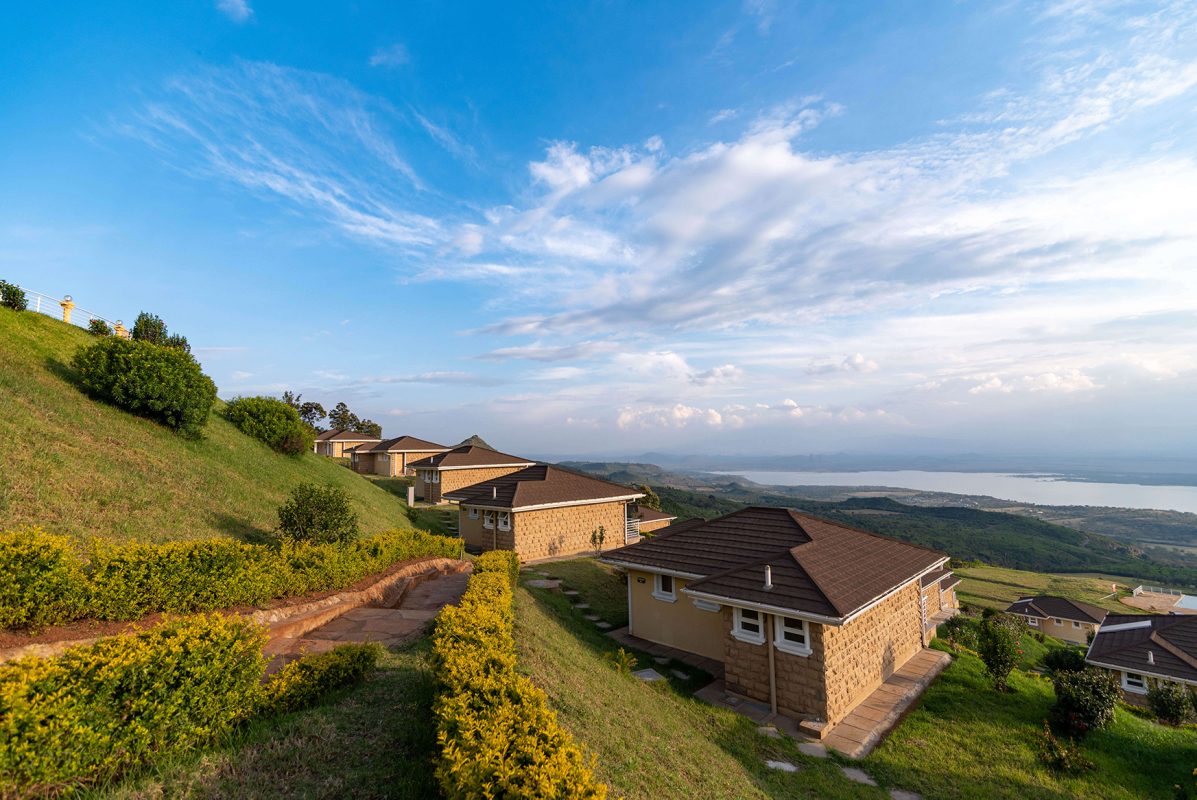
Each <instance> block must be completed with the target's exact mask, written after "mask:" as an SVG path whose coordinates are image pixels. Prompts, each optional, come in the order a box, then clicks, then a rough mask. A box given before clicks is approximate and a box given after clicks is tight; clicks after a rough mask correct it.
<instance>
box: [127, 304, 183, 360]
mask: <svg viewBox="0 0 1197 800" xmlns="http://www.w3.org/2000/svg"><path fill="white" fill-rule="evenodd" d="M132 334H133V339H134V340H136V341H139V342H149V343H150V344H156V345H159V346H161V347H170V348H173V349H175V350H182V351H183V352H185V353H190V352H191V345H190V344H188V342H187V337H185V336H179V335H178V334H174V335H172V334H171V333H170V332H169V331H167V329H166V323H165V322H163V321H162V317H159V316H158V315H157V314H151V313H150V312H148V311H142V312H141V313H140V314H138V315H137V319H136V321H134V323H133V331H132Z"/></svg>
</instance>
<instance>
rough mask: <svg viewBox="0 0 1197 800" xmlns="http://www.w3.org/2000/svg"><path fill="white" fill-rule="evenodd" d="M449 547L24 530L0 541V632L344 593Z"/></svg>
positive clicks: (450, 554)
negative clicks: (80, 544) (81, 543)
mask: <svg viewBox="0 0 1197 800" xmlns="http://www.w3.org/2000/svg"><path fill="white" fill-rule="evenodd" d="M460 553H461V543H460V541H459V540H456V539H449V538H446V537H443V536H435V535H433V534H429V533H424V532H422V531H413V530H397V531H391V532H389V533H382V534H378V535H376V536H370V537H366V538H363V539H358V540H355V541H353V542H349V543H346V544H306V543H284V544H282V545H280V546H277V547H275V546H267V545H249V544H242V543H240V542H236V541H233V540H231V539H213V540H208V541H198V542H172V543H169V544H156V545H155V544H125V545H112V544H104V543H97V544H94V545H93V546H92V547H91V552H90V553H88V554H86V555H85V554H81V553H80V552H78V550H77V549H76V548H75V547H74V546H73V545H72V543H71V542H70V540H68V539H66V538H64V537H61V536H52V535H50V534H47V533H45V532H43V531H41V530H40V529H37V528H32V529H26V530H21V531H15V532H10V533H3V534H0V575H3V576H4V577H5V580H4V581H0V627H4V628H40V627H44V626H46V625H54V624H60V623H64V622H69V621H71V620H74V619H81V618H95V619H106V620H132V619H140V618H141V617H143V616H145V615H147V614H151V613H154V612H160V611H161V612H167V613H172V614H189V613H194V612H198V611H213V610H216V609H221V608H228V607H231V606H241V605H260V604H262V603H264V602H266V601H268V600H271V599H273V598H277V597H291V596H298V595H303V594H307V593H308V592H317V591H332V590H337V589H343V588H345V587H346V586H349V585H351V584H353V583H355V582H357V581H359V580H361V579H362V578H364V577H366V576H368V575H372V574H374V573H376V572H381V571H382V570H384V569H386V568H387V567H389V566H390V565H391V564H394V563H395V562H397V561H402V560H405V559H410V558H419V557H424V556H444V557H447V558H456V557H458V556H459V555H460Z"/></svg>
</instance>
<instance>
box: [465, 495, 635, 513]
mask: <svg viewBox="0 0 1197 800" xmlns="http://www.w3.org/2000/svg"><path fill="white" fill-rule="evenodd" d="M455 495H456V496H455ZM444 497H445V499H446V500H454V501H456V502H458V503H462V504H463V505H466V506H469V507H470V508H485V509H488V510H491V511H540V510H542V509H546V508H569V507H571V506H593V505H599V504H601V503H619V502H627V501H628V500H634V499H636V498H637V497H644V495H642V494H636V495H627V496H625V497H600V498H598V499H595V500H568V501H566V502H562V503H541V504H540V505H535V506H518V507H514V508H512V507H509V506H488V505H484V504H482V503H471V502H469V501H468V500H465V499H462V497H463V496H462V495H461V494H459V493H457V492H450V493H449V494H446V495H444Z"/></svg>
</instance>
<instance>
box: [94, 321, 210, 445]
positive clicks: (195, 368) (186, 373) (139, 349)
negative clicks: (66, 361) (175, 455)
mask: <svg viewBox="0 0 1197 800" xmlns="http://www.w3.org/2000/svg"><path fill="white" fill-rule="evenodd" d="M71 363H72V366H73V367H74V368H75V371H76V372H77V373H78V376H79V385H80V387H81V388H82V389H83V391H85V392H87V393H88V394H89V395H91V396H92V397H95V398H97V399H99V400H103V401H105V402H108V403H111V404H113V405H115V406H117V407H118V408H123V409H124V410H126V411H129V412H132V413H134V414H138V415H140V416H144V417H148V418H149V419H152V420H155V421H156V422H160V423H162V424H163V425H166V426H167V427H169V428H173V429H174V430H176V431H178V432H179V433H181V434H183V435H185V436H191V437H198V436H199V435H200V433H201V431H202V430H203V427H204V425H205V424H207V422H208V413H209V412H210V411H211V409H212V404H213V403H214V402H216V384H214V383H213V382H212V379H211V378H209V377H208V376H207V375H205V374H204V373H203V371H202V370H200V365H199V363H198V362H197V361H196V360H195V359H194V358H192V357H191V355H190V354H189V353H186V352H184V351H183V350H178V349H175V348H170V347H158V346H157V345H153V344H149V343H147V342H138V341H129V340H126V339H121V338H119V337H116V336H109V337H106V338H104V339H100V340H99V341H97V342H96V343H95V344H92V345H90V346H88V347H83V348H80V350H79V351H78V352H77V353H75V357H74V360H73V361H72V362H71Z"/></svg>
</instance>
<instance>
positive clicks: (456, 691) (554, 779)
mask: <svg viewBox="0 0 1197 800" xmlns="http://www.w3.org/2000/svg"><path fill="white" fill-rule="evenodd" d="M518 574H519V561H518V559H517V558H516V557H515V554H514V553H509V552H500V551H496V552H491V553H486V554H484V555H483V556H481V557H479V558H478V560H477V561H475V563H474V575H473V576H472V577H471V578H470V582H469V585H468V587H467V588H466V592H465V595H464V596H463V597H462V600H461V603H460V605H457V606H446V607H445V608H444V609H442V611H441V613H440V615H439V616H438V617H437V623H436V629H435V631H434V633H433V636H432V642H433V668H434V671H435V675H436V680H437V684H438V694H437V699H436V703H435V706H434V713H435V715H436V719H437V740H438V742H439V744H440V749H441V752H440V756H439V758H438V763H437V768H436V776H437V781H438V782H439V783H440V787H441V791H442V792H443V793H444V795H445V797H446V798H448V800H475V798H476V799H477V800H483V798H485V799H486V800H493V799H494V798H528V800H531V799H532V798H537V799H538V800H539V799H541V798H595V800H601V799H602V798H605V797H606V795H607V787H606V786H605V785H604V784H602V783H599V782H597V781H596V780H595V779H594V775H593V759H592V758H587V757H586V756H584V755H583V753H582V750H581V749H580V748H579V747H578V745H577V744H575V743H574V742H573V740H572V738H571V737H570V736H569V734H568V733H566V732H565V731H564V730H563V729H562V728H561V726H560V725H559V724H558V722H557V715H556V714H555V713H554V712H553V711H552V710H551V709H549V707H548V701H547V698H546V697H545V694H544V692H542V691H541V690H540V689H538V688H536V686H534V685H533V684H532V682H531V681H530V680H528V679H527V678H526V677H524V676H522V675H520V674H519V673H518V672H517V671H516V666H515V662H516V656H515V639H514V637H513V633H512V628H513V613H514V611H513V606H512V587H513V586H514V584H515V580H516V577H517V576H518Z"/></svg>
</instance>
